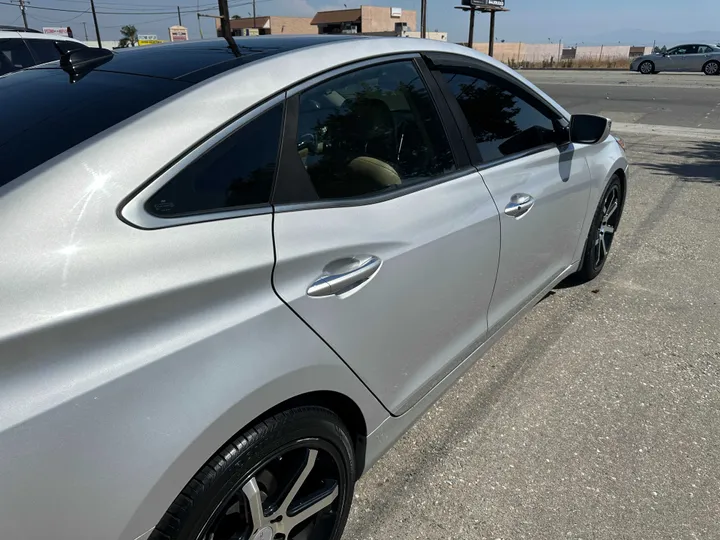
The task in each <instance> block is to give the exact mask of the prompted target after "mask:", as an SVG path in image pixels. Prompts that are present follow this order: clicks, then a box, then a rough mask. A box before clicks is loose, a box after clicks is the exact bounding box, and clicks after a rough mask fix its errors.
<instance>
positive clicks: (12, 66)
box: [0, 39, 35, 75]
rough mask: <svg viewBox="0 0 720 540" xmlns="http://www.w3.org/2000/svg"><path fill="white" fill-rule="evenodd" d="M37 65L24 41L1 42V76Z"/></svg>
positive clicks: (8, 40)
mask: <svg viewBox="0 0 720 540" xmlns="http://www.w3.org/2000/svg"><path fill="white" fill-rule="evenodd" d="M34 64H35V61H34V60H33V57H32V55H31V54H30V51H29V50H28V48H27V46H26V45H25V42H24V41H23V40H22V39H3V40H0V75H5V74H6V73H12V72H13V71H17V70H19V69H23V68H26V67H30V66H32V65H34Z"/></svg>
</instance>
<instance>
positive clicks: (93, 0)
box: [90, 0, 102, 49]
mask: <svg viewBox="0 0 720 540" xmlns="http://www.w3.org/2000/svg"><path fill="white" fill-rule="evenodd" d="M90 8H91V9H92V14H93V21H95V36H96V37H97V42H98V47H99V48H101V49H102V42H101V41H100V27H99V26H98V22H97V13H95V0H90Z"/></svg>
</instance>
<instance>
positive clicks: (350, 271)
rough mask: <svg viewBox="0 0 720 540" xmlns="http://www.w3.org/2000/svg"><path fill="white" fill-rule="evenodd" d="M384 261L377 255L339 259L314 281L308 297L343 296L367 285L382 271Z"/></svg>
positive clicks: (308, 290)
mask: <svg viewBox="0 0 720 540" xmlns="http://www.w3.org/2000/svg"><path fill="white" fill-rule="evenodd" d="M380 266H382V260H381V259H380V258H379V257H376V256H375V255H362V256H357V257H349V258H347V259H339V260H337V261H333V262H331V263H330V264H328V265H327V266H326V267H325V268H324V269H323V274H322V275H321V276H320V277H318V278H317V279H316V280H315V281H313V282H312V283H311V284H310V286H309V287H308V289H307V295H308V296H312V297H313V298H322V297H325V296H333V295H337V294H342V293H344V292H347V291H349V290H351V289H354V288H355V287H357V286H359V285H361V284H363V283H365V282H366V281H367V280H369V279H370V278H371V277H373V276H374V275H375V273H376V272H377V271H378V270H380Z"/></svg>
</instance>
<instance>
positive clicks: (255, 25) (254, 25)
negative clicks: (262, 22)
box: [252, 0, 257, 28]
mask: <svg viewBox="0 0 720 540" xmlns="http://www.w3.org/2000/svg"><path fill="white" fill-rule="evenodd" d="M252 3H253V28H256V27H257V22H255V0H252Z"/></svg>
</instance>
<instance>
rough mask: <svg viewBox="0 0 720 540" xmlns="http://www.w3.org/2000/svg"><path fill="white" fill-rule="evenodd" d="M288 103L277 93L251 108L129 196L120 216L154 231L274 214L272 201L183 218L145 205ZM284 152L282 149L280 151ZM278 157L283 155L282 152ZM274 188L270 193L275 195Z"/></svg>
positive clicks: (274, 179)
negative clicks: (209, 154)
mask: <svg viewBox="0 0 720 540" xmlns="http://www.w3.org/2000/svg"><path fill="white" fill-rule="evenodd" d="M284 100H285V93H284V92H281V93H280V94H276V95H275V96H273V97H271V98H270V99H268V100H266V101H264V102H262V103H261V104H259V105H257V106H255V107H253V108H251V109H249V110H248V111H246V112H244V113H243V114H242V115H240V116H239V117H237V118H235V119H234V120H232V121H231V122H229V123H227V124H225V125H224V126H223V127H222V128H220V129H219V130H217V131H215V132H214V133H213V134H211V135H210V136H209V137H206V138H205V139H204V140H203V141H202V142H200V143H199V144H197V145H195V146H194V147H192V148H190V149H189V150H187V151H186V152H185V153H184V154H182V155H181V156H180V157H178V159H176V160H175V161H174V162H173V163H172V164H170V165H169V166H168V167H165V168H164V169H162V170H161V171H160V172H159V173H158V174H157V175H155V176H154V177H153V178H151V179H150V180H149V181H148V182H146V183H145V184H144V185H143V186H141V187H140V188H139V189H138V190H136V191H135V192H134V193H132V194H130V195H129V196H128V197H127V198H126V200H125V201H123V202H122V203H121V204H120V207H119V211H118V217H119V218H120V219H122V220H123V221H124V222H126V223H127V224H129V225H131V226H133V227H136V228H138V229H144V230H152V229H165V228H168V227H178V226H181V225H191V224H195V223H203V222H208V221H220V220H225V219H235V218H239V217H246V216H257V215H262V214H271V213H272V204H271V203H270V202H268V203H266V204H260V205H252V206H242V207H237V208H230V209H218V210H208V211H206V212H199V213H194V214H189V215H184V216H173V217H158V216H154V215H152V214H151V213H149V212H148V211H147V210H146V208H145V205H146V203H147V202H148V201H149V200H150V198H151V197H153V195H155V194H156V193H157V192H158V191H160V190H161V189H162V188H163V187H164V186H165V184H167V183H168V182H170V180H172V179H173V178H174V177H175V176H177V175H178V174H179V173H180V172H181V171H183V170H184V169H185V168H186V167H187V166H188V165H190V164H191V163H193V162H195V161H196V160H197V159H199V158H200V157H201V156H202V155H203V154H205V153H206V152H207V151H208V150H210V149H211V148H213V147H214V146H217V145H218V144H220V143H222V142H223V141H225V140H226V139H227V138H228V137H230V136H231V135H232V134H234V133H235V132H236V131H238V130H239V129H242V127H243V126H245V125H246V124H248V123H249V122H251V121H252V120H254V119H255V118H257V117H259V116H260V115H262V114H263V113H265V112H267V111H269V110H270V109H272V108H273V107H275V106H276V105H280V104H282V103H283V102H284ZM286 115H287V107H285V106H284V107H283V124H284V123H285V116H286ZM283 131H284V125H281V126H280V134H281V136H282V133H283ZM280 151H281V150H279V152H280ZM278 155H281V154H280V153H279V154H278ZM279 168H280V167H279V165H278V166H276V167H275V174H274V177H273V185H274V184H276V182H277V175H278V170H279ZM272 189H274V186H273V188H271V193H272Z"/></svg>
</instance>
